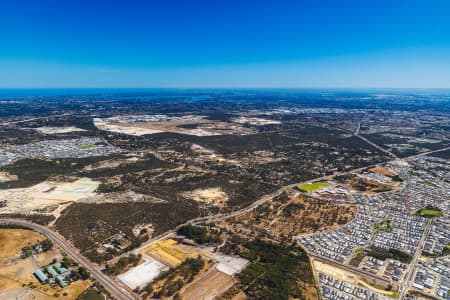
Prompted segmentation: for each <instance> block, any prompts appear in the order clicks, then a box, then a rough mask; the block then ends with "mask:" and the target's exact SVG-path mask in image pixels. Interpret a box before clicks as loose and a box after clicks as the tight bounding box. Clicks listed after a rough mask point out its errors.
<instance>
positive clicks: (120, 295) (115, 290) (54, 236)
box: [0, 219, 136, 300]
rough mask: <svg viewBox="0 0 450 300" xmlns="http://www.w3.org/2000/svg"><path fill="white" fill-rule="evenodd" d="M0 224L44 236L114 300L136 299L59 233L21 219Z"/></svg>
mask: <svg viewBox="0 0 450 300" xmlns="http://www.w3.org/2000/svg"><path fill="white" fill-rule="evenodd" d="M0 224H14V225H21V226H24V227H27V228H30V229H33V230H35V231H37V232H39V233H42V234H44V235H45V236H46V237H47V238H49V239H50V240H51V241H52V242H53V243H55V244H56V245H58V246H59V247H60V248H61V249H62V250H63V251H64V252H66V253H67V254H68V255H70V256H71V257H72V258H73V259H74V260H75V261H77V262H78V263H79V264H80V265H81V266H83V267H85V268H86V269H87V270H88V271H89V272H90V273H91V276H92V277H93V278H95V279H96V280H97V281H98V282H99V283H100V284H101V285H102V286H103V287H104V288H105V290H107V291H108V292H109V293H110V294H111V296H112V297H113V298H114V299H117V300H135V299H136V298H135V297H134V296H133V295H131V294H130V293H129V292H128V291H126V290H125V289H122V288H119V287H117V284H116V283H114V281H113V280H112V279H111V278H109V277H108V276H106V275H105V274H103V273H102V272H101V271H100V269H99V268H98V267H96V266H94V265H93V264H92V263H91V262H89V261H88V260H87V259H86V258H85V257H83V256H82V255H81V254H79V252H78V250H77V249H76V248H75V247H74V246H72V245H71V244H70V243H69V242H68V241H67V240H66V239H64V238H63V237H62V236H61V235H59V234H58V233H56V232H53V231H51V230H49V229H48V228H47V227H44V226H41V225H38V224H35V223H31V222H27V221H24V220H19V219H0Z"/></svg>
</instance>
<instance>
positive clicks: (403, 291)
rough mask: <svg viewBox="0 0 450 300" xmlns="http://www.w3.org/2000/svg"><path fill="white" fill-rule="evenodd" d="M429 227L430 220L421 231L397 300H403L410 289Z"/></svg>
mask: <svg viewBox="0 0 450 300" xmlns="http://www.w3.org/2000/svg"><path fill="white" fill-rule="evenodd" d="M431 225H432V220H428V222H427V225H426V227H425V230H424V231H423V234H422V237H421V239H420V241H419V244H418V245H417V250H416V253H414V256H413V258H412V259H411V263H410V264H409V266H408V269H407V271H406V276H405V281H404V282H403V284H402V285H401V288H400V291H399V293H398V298H397V299H400V300H402V299H404V297H405V294H406V292H407V291H408V290H409V288H410V287H411V281H412V279H413V275H414V269H415V265H416V262H417V259H418V258H419V257H420V256H421V254H422V249H423V245H424V244H425V240H426V238H427V237H428V234H429V233H430V230H431Z"/></svg>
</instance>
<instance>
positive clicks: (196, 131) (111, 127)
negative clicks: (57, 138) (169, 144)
mask: <svg viewBox="0 0 450 300" xmlns="http://www.w3.org/2000/svg"><path fill="white" fill-rule="evenodd" d="M143 117H144V116H143ZM126 119H127V117H126V116H122V117H113V118H109V119H99V118H95V119H94V124H95V126H96V127H97V128H98V129H100V130H105V131H112V132H117V133H122V134H128V135H136V136H141V135H145V134H155V133H161V132H174V133H180V134H187V135H195V136H213V135H226V134H249V133H251V132H252V131H251V130H250V129H248V128H245V127H243V126H242V125H241V124H239V123H227V122H220V121H213V120H207V119H204V118H203V117H193V118H191V119H174V120H168V121H167V120H166V121H154V122H148V121H141V122H132V123H130V122H127V121H126Z"/></svg>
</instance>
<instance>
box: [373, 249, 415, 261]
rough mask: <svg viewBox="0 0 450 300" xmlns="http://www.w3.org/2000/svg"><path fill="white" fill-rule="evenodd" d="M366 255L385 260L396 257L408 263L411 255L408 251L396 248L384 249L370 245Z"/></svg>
mask: <svg viewBox="0 0 450 300" xmlns="http://www.w3.org/2000/svg"><path fill="white" fill-rule="evenodd" d="M367 255H369V256H372V257H375V258H377V259H380V260H386V259H389V258H392V259H396V260H398V261H401V262H402V263H405V264H409V263H410V262H411V259H412V256H411V255H409V254H408V253H405V252H403V251H400V250H398V249H393V248H391V249H384V248H380V247H374V246H372V247H370V249H369V250H368V252H367Z"/></svg>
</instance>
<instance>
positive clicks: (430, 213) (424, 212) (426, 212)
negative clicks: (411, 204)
mask: <svg viewBox="0 0 450 300" xmlns="http://www.w3.org/2000/svg"><path fill="white" fill-rule="evenodd" d="M443 214H444V213H443V212H442V210H440V209H426V208H424V209H420V210H419V211H418V212H417V215H419V216H421V217H426V218H431V217H441V216H442V215H443Z"/></svg>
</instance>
